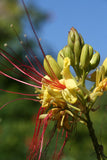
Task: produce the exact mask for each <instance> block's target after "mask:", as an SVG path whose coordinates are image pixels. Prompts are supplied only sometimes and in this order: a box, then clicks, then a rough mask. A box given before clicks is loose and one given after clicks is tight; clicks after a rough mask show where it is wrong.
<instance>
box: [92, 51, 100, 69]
mask: <svg viewBox="0 0 107 160" xmlns="http://www.w3.org/2000/svg"><path fill="white" fill-rule="evenodd" d="M99 62H100V54H99V53H98V52H96V53H95V54H93V56H92V58H91V60H90V69H95V68H96V67H97V66H98V64H99Z"/></svg>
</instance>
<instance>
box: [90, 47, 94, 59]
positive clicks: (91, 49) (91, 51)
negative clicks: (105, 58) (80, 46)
mask: <svg viewBox="0 0 107 160" xmlns="http://www.w3.org/2000/svg"><path fill="white" fill-rule="evenodd" d="M92 56H93V47H92V46H90V45H89V57H90V59H91V58H92Z"/></svg>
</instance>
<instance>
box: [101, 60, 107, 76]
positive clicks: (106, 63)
mask: <svg viewBox="0 0 107 160" xmlns="http://www.w3.org/2000/svg"><path fill="white" fill-rule="evenodd" d="M102 65H103V66H104V69H105V75H107V58H106V59H105V60H104V62H103V64H102Z"/></svg>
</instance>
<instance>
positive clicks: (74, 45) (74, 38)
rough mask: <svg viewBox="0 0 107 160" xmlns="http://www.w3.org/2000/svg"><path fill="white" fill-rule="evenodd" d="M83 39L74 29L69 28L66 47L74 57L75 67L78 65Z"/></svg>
mask: <svg viewBox="0 0 107 160" xmlns="http://www.w3.org/2000/svg"><path fill="white" fill-rule="evenodd" d="M83 43H84V42H83V38H82V36H80V35H79V34H78V32H77V30H76V29H75V28H73V27H72V28H71V30H70V32H69V34H68V45H69V46H70V47H71V49H72V51H73V53H74V57H75V65H78V64H79V60H80V54H81V47H82V45H83Z"/></svg>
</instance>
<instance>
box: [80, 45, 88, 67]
mask: <svg viewBox="0 0 107 160" xmlns="http://www.w3.org/2000/svg"><path fill="white" fill-rule="evenodd" d="M80 65H81V68H82V69H83V68H84V69H85V68H86V67H87V66H88V65H89V45H88V44H85V45H84V46H83V48H82V51H81V56H80Z"/></svg>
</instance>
